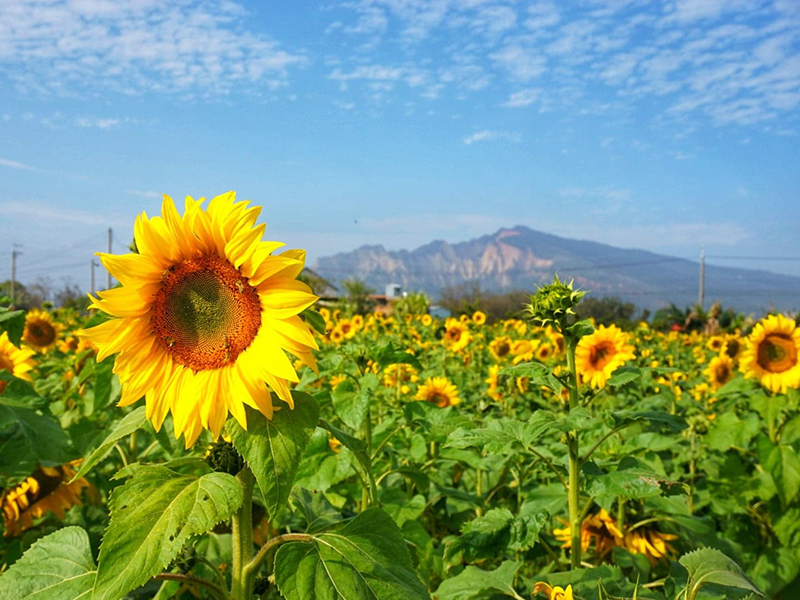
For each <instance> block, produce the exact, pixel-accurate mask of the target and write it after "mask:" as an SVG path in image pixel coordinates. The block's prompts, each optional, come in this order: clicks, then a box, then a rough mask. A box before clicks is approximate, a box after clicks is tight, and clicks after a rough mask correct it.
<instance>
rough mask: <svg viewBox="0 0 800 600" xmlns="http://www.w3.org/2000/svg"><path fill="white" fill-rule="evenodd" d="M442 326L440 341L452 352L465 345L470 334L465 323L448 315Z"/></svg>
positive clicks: (468, 340) (461, 348)
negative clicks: (443, 328) (442, 332)
mask: <svg viewBox="0 0 800 600" xmlns="http://www.w3.org/2000/svg"><path fill="white" fill-rule="evenodd" d="M444 327H445V332H444V338H443V339H442V343H443V344H444V345H445V346H447V347H448V348H450V350H452V351H453V352H459V351H461V350H463V349H464V348H466V347H467V344H469V342H470V339H471V337H472V336H471V335H470V333H469V328H468V327H467V325H466V324H465V323H463V322H462V321H460V320H459V319H454V318H452V317H450V318H448V319H447V320H446V321H445V324H444Z"/></svg>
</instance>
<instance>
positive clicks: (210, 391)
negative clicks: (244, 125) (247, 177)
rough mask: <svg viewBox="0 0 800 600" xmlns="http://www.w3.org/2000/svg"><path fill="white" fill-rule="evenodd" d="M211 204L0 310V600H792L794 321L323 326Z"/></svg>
mask: <svg viewBox="0 0 800 600" xmlns="http://www.w3.org/2000/svg"><path fill="white" fill-rule="evenodd" d="M259 210H260V209H259V208H258V207H252V206H250V205H249V204H248V203H247V202H238V201H236V199H235V196H234V195H233V193H229V194H225V195H223V196H219V197H216V198H214V199H213V200H211V201H210V202H208V203H207V205H206V203H205V202H203V201H195V200H193V199H191V198H187V200H186V202H185V206H184V212H183V214H180V213H179V211H178V209H177V208H176V206H175V204H174V203H173V201H172V200H171V199H169V198H165V201H164V204H163V208H162V215H161V216H156V217H147V216H146V215H144V214H143V215H142V216H141V217H140V218H138V219H137V221H136V223H135V227H134V237H135V251H134V252H132V253H130V254H126V255H101V257H100V258H101V260H102V261H103V263H104V265H105V266H106V268H107V269H108V270H109V271H110V272H111V274H112V275H113V276H114V277H115V278H116V280H117V281H118V282H119V285H118V286H117V287H115V288H113V289H111V290H107V291H104V292H100V293H99V294H98V296H97V297H93V298H92V303H91V308H90V312H89V314H88V315H85V314H80V313H77V312H74V311H69V310H57V311H52V312H46V311H42V310H30V311H27V312H25V311H22V310H14V309H13V307H9V308H0V332H2V333H0V513H1V514H2V525H0V530H1V531H2V539H1V540H0V599H2V600H16V599H23V598H36V599H37V600H51V599H52V600H73V599H79V598H80V599H82V600H89V599H107V600H114V599H118V598H135V599H138V598H141V599H144V598H157V599H167V598H181V599H189V598H213V599H217V600H244V599H247V600H249V599H252V598H270V599H271V598H276V599H277V598H288V599H290V600H301V599H303V600H305V599H320V600H323V599H325V600H327V599H337V598H342V599H347V600H359V599H361V598H364V599H377V600H390V599H391V600H406V599H408V600H415V599H425V598H436V599H439V600H469V599H489V598H491V599H499V598H504V597H510V598H516V599H518V600H520V599H523V598H524V599H529V598H533V599H537V598H539V599H544V598H547V599H549V600H566V599H589V598H592V599H594V598H597V599H601V600H604V599H614V598H637V599H670V600H673V599H680V600H694V599H725V598H764V597H769V598H776V599H778V598H783V599H796V598H800V499H799V498H798V492H800V411H799V410H798V401H799V400H800V394H799V393H798V388H799V387H800V327H798V326H797V324H796V322H795V320H794V319H793V318H790V317H789V316H786V315H779V314H775V315H769V316H766V317H764V318H763V319H762V320H760V321H758V322H755V323H753V324H751V325H749V326H747V328H746V329H745V330H744V331H739V330H736V331H729V332H717V333H714V334H711V333H709V334H704V333H700V332H697V331H694V332H691V333H684V332H681V331H672V332H668V333H664V332H659V331H656V330H653V329H651V328H650V327H649V326H648V324H647V323H644V322H643V323H640V324H639V325H638V327H636V328H635V329H633V330H631V331H622V330H621V329H619V328H617V327H616V326H613V325H610V326H608V327H605V326H603V325H595V324H594V323H592V322H591V321H589V320H578V319H577V318H576V316H575V310H574V309H575V308H576V307H577V306H578V305H579V303H580V302H581V300H582V298H583V296H584V294H586V293H587V291H586V290H578V289H574V287H573V286H572V285H571V284H567V283H563V282H561V281H559V280H558V278H556V279H554V280H553V282H552V283H549V284H547V285H544V286H543V287H541V288H540V289H538V290H531V298H530V303H529V304H527V305H526V306H525V307H524V310H522V311H521V312H520V316H519V318H517V319H509V320H503V321H497V322H492V323H489V322H487V319H486V315H484V314H483V313H481V312H475V313H474V314H470V315H461V316H460V317H450V318H447V319H445V320H441V319H436V318H433V317H431V316H430V315H428V314H424V313H423V314H414V313H413V312H405V313H404V314H403V313H399V312H398V313H395V314H394V315H386V314H383V313H377V312H376V313H368V314H349V313H348V312H347V311H346V310H340V309H338V308H335V307H321V306H319V305H318V304H317V303H316V301H317V298H316V296H314V295H313V294H312V293H311V290H310V289H309V288H308V286H307V285H306V284H304V283H302V282H301V281H299V280H298V276H299V275H300V274H301V272H302V270H303V266H304V259H305V253H304V252H303V251H298V250H288V251H284V250H281V247H282V244H280V243H277V242H269V241H263V239H262V238H263V235H264V226H263V225H257V224H256V219H257V217H258V214H259Z"/></svg>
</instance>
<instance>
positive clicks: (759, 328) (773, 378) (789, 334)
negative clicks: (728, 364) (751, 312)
mask: <svg viewBox="0 0 800 600" xmlns="http://www.w3.org/2000/svg"><path fill="white" fill-rule="evenodd" d="M740 369H741V371H742V372H743V373H744V374H745V377H754V378H756V379H758V380H759V381H760V382H761V385H763V386H764V387H765V388H767V389H769V390H771V391H773V392H786V390H787V389H788V388H797V387H800V328H799V327H797V326H796V325H795V323H794V321H792V320H791V319H789V318H787V317H784V316H783V315H770V316H768V317H767V318H765V319H762V320H761V321H760V322H759V323H757V324H756V326H755V327H753V332H752V333H751V334H750V336H749V337H748V338H747V347H746V349H745V350H744V352H743V353H742V357H741V365H740Z"/></svg>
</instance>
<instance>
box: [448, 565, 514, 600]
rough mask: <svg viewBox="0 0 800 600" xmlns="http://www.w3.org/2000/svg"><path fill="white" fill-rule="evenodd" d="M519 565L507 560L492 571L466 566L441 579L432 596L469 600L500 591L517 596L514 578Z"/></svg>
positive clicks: (453, 599) (450, 599)
mask: <svg viewBox="0 0 800 600" xmlns="http://www.w3.org/2000/svg"><path fill="white" fill-rule="evenodd" d="M521 566H522V563H521V562H516V561H512V560H507V561H504V562H503V563H502V564H501V565H500V566H499V567H497V568H496V569H495V570H494V571H484V570H483V569H479V568H478V567H467V568H466V569H464V570H463V571H461V573H459V574H458V575H456V576H455V577H451V578H450V579H447V580H445V581H443V582H442V585H440V586H439V589H437V590H436V592H435V593H434V596H435V597H436V598H437V599H438V600H471V599H472V598H485V597H487V596H489V594H490V593H492V592H500V593H502V594H504V595H506V596H512V597H517V598H518V597H519V595H518V594H517V593H516V591H515V590H514V578H515V577H516V575H517V571H519V568H520V567H521Z"/></svg>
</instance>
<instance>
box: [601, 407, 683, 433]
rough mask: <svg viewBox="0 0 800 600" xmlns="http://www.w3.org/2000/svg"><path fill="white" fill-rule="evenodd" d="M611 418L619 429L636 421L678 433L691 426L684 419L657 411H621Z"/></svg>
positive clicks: (613, 414)
mask: <svg viewBox="0 0 800 600" xmlns="http://www.w3.org/2000/svg"><path fill="white" fill-rule="evenodd" d="M611 418H612V419H613V420H614V426H615V427H618V428H622V427H625V426H627V425H630V424H632V423H634V422H635V421H647V422H648V423H649V424H650V425H653V426H655V427H656V428H657V429H667V430H669V431H673V432H676V433H677V432H678V431H683V430H684V429H686V428H687V427H688V426H689V425H688V424H687V423H686V421H685V419H684V418H683V417H679V416H678V415H671V414H669V413H666V412H661V411H655V410H641V411H634V410H620V411H617V412H613V413H611Z"/></svg>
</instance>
